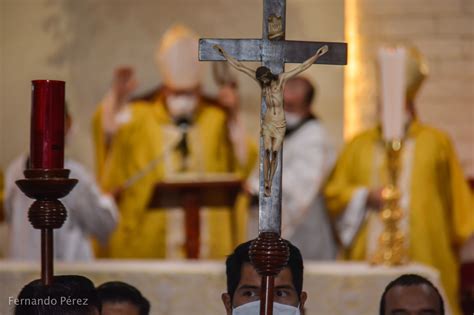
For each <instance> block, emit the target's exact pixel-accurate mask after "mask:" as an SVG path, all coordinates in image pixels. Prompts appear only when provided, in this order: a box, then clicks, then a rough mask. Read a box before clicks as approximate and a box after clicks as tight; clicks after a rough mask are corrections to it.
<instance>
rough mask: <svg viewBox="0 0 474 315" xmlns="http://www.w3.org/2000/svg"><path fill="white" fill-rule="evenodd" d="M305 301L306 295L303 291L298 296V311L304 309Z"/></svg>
mask: <svg viewBox="0 0 474 315" xmlns="http://www.w3.org/2000/svg"><path fill="white" fill-rule="evenodd" d="M306 299H308V294H307V293H306V292H305V291H302V292H301V295H300V309H301V310H303V309H304V304H305V303H306Z"/></svg>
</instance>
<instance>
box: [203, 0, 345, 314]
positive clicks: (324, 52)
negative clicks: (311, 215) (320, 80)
mask: <svg viewBox="0 0 474 315" xmlns="http://www.w3.org/2000/svg"><path fill="white" fill-rule="evenodd" d="M285 30H286V0H263V36H262V38H261V39H201V40H200V42H199V60H201V61H225V60H228V61H229V62H230V63H231V65H232V62H234V61H236V62H237V63H235V62H234V63H235V64H234V67H236V68H237V65H239V66H241V69H239V70H240V71H242V72H244V73H245V72H247V74H248V75H251V74H253V72H251V71H253V70H250V69H249V68H247V70H245V67H243V66H242V64H241V63H240V62H241V61H257V62H261V63H262V65H263V67H265V68H266V69H268V70H269V71H266V72H267V74H266V76H269V77H270V78H271V77H272V76H273V78H274V81H275V82H276V81H277V80H278V78H280V79H281V76H283V75H284V70H285V69H284V68H285V63H305V62H311V61H312V62H311V64H312V63H318V64H332V65H345V64H346V62H347V44H345V43H325V42H304V41H290V40H285ZM229 57H230V58H229ZM311 57H314V59H312V58H311ZM231 58H232V59H231ZM231 60H233V61H231ZM303 70H304V69H303ZM268 72H269V73H268ZM255 74H256V75H258V73H255ZM257 79H258V78H257ZM260 83H261V86H262V92H263V93H262V103H261V115H260V119H261V124H262V131H261V136H260V159H259V161H260V162H259V171H260V181H259V186H260V189H259V236H258V238H257V239H256V240H255V241H254V242H253V244H252V246H251V249H250V253H249V255H250V259H251V262H252V264H253V265H254V267H255V269H256V270H257V271H258V273H259V274H260V275H261V276H262V289H261V295H260V314H262V315H272V314H273V285H274V277H275V276H276V275H277V274H278V273H279V272H280V271H281V269H283V268H284V267H285V266H286V264H287V262H288V258H289V249H288V245H287V243H286V242H285V241H284V240H282V239H281V238H280V234H281V196H282V192H281V181H282V176H281V171H282V165H281V164H282V143H281V142H279V141H278V143H277V148H276V149H278V150H270V155H274V156H271V157H270V163H269V157H268V151H269V150H268V148H269V145H268V143H265V141H266V140H265V135H268V134H269V132H268V131H265V124H266V121H265V117H266V116H265V114H266V113H267V110H272V109H275V107H274V106H273V105H274V104H267V101H268V100H269V98H268V97H266V96H268V93H265V89H264V87H263V85H262V82H260ZM279 88H281V89H283V86H279ZM267 90H268V89H267ZM265 94H267V95H265ZM283 121H284V117H283ZM267 127H268V126H267ZM271 127H272V128H273V129H274V132H273V134H278V133H279V132H278V126H271ZM280 127H282V126H280ZM280 130H281V128H280ZM267 138H268V137H267ZM270 148H272V146H271V145H270ZM272 163H273V164H272ZM269 164H270V165H269Z"/></svg>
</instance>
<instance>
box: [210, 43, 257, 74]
mask: <svg viewBox="0 0 474 315" xmlns="http://www.w3.org/2000/svg"><path fill="white" fill-rule="evenodd" d="M214 49H215V50H217V52H219V54H221V55H222V56H224V58H225V59H226V60H227V61H228V62H229V64H230V65H231V66H232V67H234V68H235V69H236V70H238V71H240V72H243V73H245V74H246V75H248V76H249V77H251V78H252V79H254V80H255V81H257V78H256V77H255V70H253V69H251V68H249V67H246V66H245V65H244V64H243V63H241V62H240V61H238V60H237V59H235V58H234V57H232V56H231V55H229V54H228V53H227V52H226V51H225V50H224V48H222V47H221V46H219V45H214Z"/></svg>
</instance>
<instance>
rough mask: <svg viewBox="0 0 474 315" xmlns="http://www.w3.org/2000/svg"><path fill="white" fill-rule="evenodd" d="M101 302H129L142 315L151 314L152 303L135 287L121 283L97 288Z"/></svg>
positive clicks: (105, 284) (112, 282)
mask: <svg viewBox="0 0 474 315" xmlns="http://www.w3.org/2000/svg"><path fill="white" fill-rule="evenodd" d="M97 292H98V294H99V298H100V301H101V302H102V304H105V303H124V302H128V303H130V304H133V305H135V306H136V307H137V308H138V309H139V310H140V315H148V314H149V313H150V302H148V300H147V299H146V298H145V297H144V296H143V295H142V294H141V292H140V291H139V290H138V289H137V288H135V287H134V286H132V285H130V284H128V283H125V282H120V281H111V282H106V283H103V284H101V285H100V286H98V287H97Z"/></svg>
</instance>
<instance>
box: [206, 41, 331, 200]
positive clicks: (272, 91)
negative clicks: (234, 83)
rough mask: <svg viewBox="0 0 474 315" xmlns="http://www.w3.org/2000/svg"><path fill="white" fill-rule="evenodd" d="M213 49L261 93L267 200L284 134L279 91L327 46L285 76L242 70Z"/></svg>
mask: <svg viewBox="0 0 474 315" xmlns="http://www.w3.org/2000/svg"><path fill="white" fill-rule="evenodd" d="M214 49H216V50H217V51H218V52H219V53H220V54H221V55H222V56H223V57H224V58H225V59H226V60H227V61H228V62H229V64H230V65H231V66H232V67H234V68H235V69H236V70H238V71H240V72H243V73H245V74H247V75H248V76H249V77H251V78H252V79H254V80H255V81H257V83H258V84H259V85H260V88H261V89H262V93H263V97H264V99H265V103H266V104H267V111H266V112H265V115H264V117H263V123H262V127H261V131H260V133H261V136H262V137H263V147H264V150H265V158H264V161H263V173H264V184H265V189H264V193H265V196H266V197H269V196H271V191H272V181H273V175H274V174H275V171H276V168H277V161H278V160H277V155H278V152H279V151H280V149H281V147H282V144H283V138H284V137H285V131H286V120H285V112H284V109H283V87H284V85H285V82H286V81H287V80H288V79H290V78H292V77H294V76H296V75H297V74H299V73H301V72H303V71H305V70H306V69H308V68H309V67H311V65H312V64H314V63H315V62H316V60H317V59H318V58H319V57H321V56H322V55H324V54H325V53H327V52H328V46H327V45H324V46H322V47H321V48H319V49H318V51H317V52H316V54H314V55H313V56H312V57H310V58H309V59H308V60H306V61H305V62H303V63H302V64H300V65H298V66H296V67H295V68H294V69H292V70H290V71H288V72H282V73H280V74H278V75H276V74H273V73H272V72H271V71H270V69H268V68H267V67H263V66H262V67H258V68H257V70H253V69H251V68H249V67H246V66H245V65H244V64H243V63H241V62H240V61H238V60H236V59H235V58H234V57H232V56H230V55H229V54H228V53H227V52H226V51H225V50H224V49H223V48H222V47H221V46H219V45H214Z"/></svg>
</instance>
